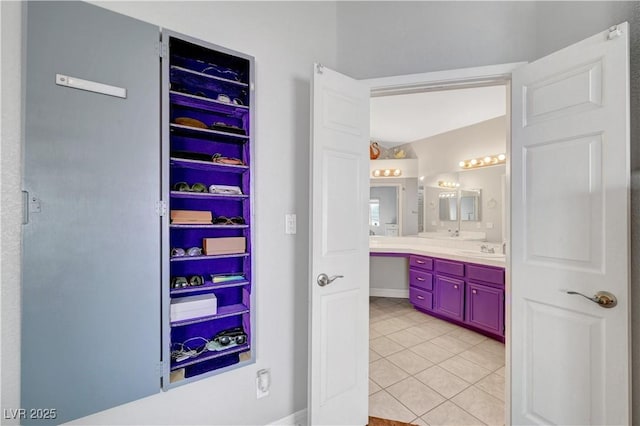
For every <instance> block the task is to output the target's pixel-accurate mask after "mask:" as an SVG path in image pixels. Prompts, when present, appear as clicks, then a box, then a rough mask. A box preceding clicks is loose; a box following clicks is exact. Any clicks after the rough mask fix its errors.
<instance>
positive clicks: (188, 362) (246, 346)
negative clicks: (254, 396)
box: [171, 344, 250, 371]
mask: <svg viewBox="0 0 640 426" xmlns="http://www.w3.org/2000/svg"><path fill="white" fill-rule="evenodd" d="M249 349H250V346H249V344H244V345H238V346H234V347H232V348H229V349H225V350H223V351H216V352H209V351H205V352H203V353H201V354H200V355H198V356H197V357H195V358H189V359H186V360H184V361H181V362H176V363H174V362H172V363H171V370H172V371H173V370H177V369H179V368H184V367H188V366H189V365H193V364H197V363H199V362H202V361H207V360H210V359H214V358H218V357H221V356H225V355H229V354H234V353H238V352H245V351H248V350H249Z"/></svg>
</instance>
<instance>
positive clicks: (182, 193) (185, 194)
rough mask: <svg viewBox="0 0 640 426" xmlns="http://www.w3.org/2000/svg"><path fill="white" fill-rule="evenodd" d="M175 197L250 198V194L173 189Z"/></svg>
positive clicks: (172, 193) (172, 194)
mask: <svg viewBox="0 0 640 426" xmlns="http://www.w3.org/2000/svg"><path fill="white" fill-rule="evenodd" d="M171 196H172V197H173V198H216V199H223V200H233V199H238V200H244V199H247V198H249V195H248V194H212V193H210V192H186V191H171Z"/></svg>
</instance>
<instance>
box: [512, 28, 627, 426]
mask: <svg viewBox="0 0 640 426" xmlns="http://www.w3.org/2000/svg"><path fill="white" fill-rule="evenodd" d="M628 51H629V47H628V25H627V24H626V23H625V24H621V25H619V26H617V27H616V28H614V29H612V30H609V31H605V32H602V33H600V34H597V35H595V36H593V37H591V38H588V39H586V40H584V41H582V42H579V43H577V44H575V45H572V46H570V47H568V48H566V49H563V50H561V51H559V52H556V53H554V54H552V55H549V56H547V57H545V58H542V59H540V60H538V61H536V62H533V63H531V64H529V65H525V66H524V67H522V68H519V69H517V70H516V71H514V73H513V116H512V117H513V123H512V132H513V134H512V152H511V170H512V185H511V191H512V194H511V197H512V198H511V200H512V252H511V253H512V258H511V259H512V261H511V282H512V283H513V285H512V293H511V297H512V299H511V302H512V308H511V313H512V328H511V351H512V352H511V361H512V366H511V378H512V381H511V384H512V389H511V395H512V399H511V404H512V410H511V422H512V423H513V424H518V425H520V424H565V425H568V424H575V425H578V424H579V425H588V424H608V425H620V424H629V423H630V420H631V419H630V403H629V400H630V390H629V389H630V371H629V351H630V345H629V310H630V306H629V241H628V238H629V60H628ZM569 291H576V292H580V293H583V294H585V295H586V296H588V297H592V296H594V295H595V294H596V293H597V292H599V291H607V292H610V293H612V294H614V295H615V296H616V297H617V306H615V307H612V308H604V307H602V306H600V305H598V304H597V303H595V302H594V301H592V300H588V299H586V298H584V297H581V296H580V295H577V294H569V293H568V292H569Z"/></svg>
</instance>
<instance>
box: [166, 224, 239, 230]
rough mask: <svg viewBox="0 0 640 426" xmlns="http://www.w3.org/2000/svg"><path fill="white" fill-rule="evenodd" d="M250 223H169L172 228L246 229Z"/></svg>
mask: <svg viewBox="0 0 640 426" xmlns="http://www.w3.org/2000/svg"><path fill="white" fill-rule="evenodd" d="M248 227H249V225H173V224H172V225H169V228H171V229H245V228H248Z"/></svg>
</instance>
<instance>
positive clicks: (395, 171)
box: [393, 169, 402, 176]
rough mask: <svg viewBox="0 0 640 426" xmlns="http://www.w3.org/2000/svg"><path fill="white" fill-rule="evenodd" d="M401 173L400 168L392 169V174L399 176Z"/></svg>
mask: <svg viewBox="0 0 640 426" xmlns="http://www.w3.org/2000/svg"><path fill="white" fill-rule="evenodd" d="M401 174H402V170H400V169H395V170H394V171H393V175H394V176H400V175H401Z"/></svg>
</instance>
